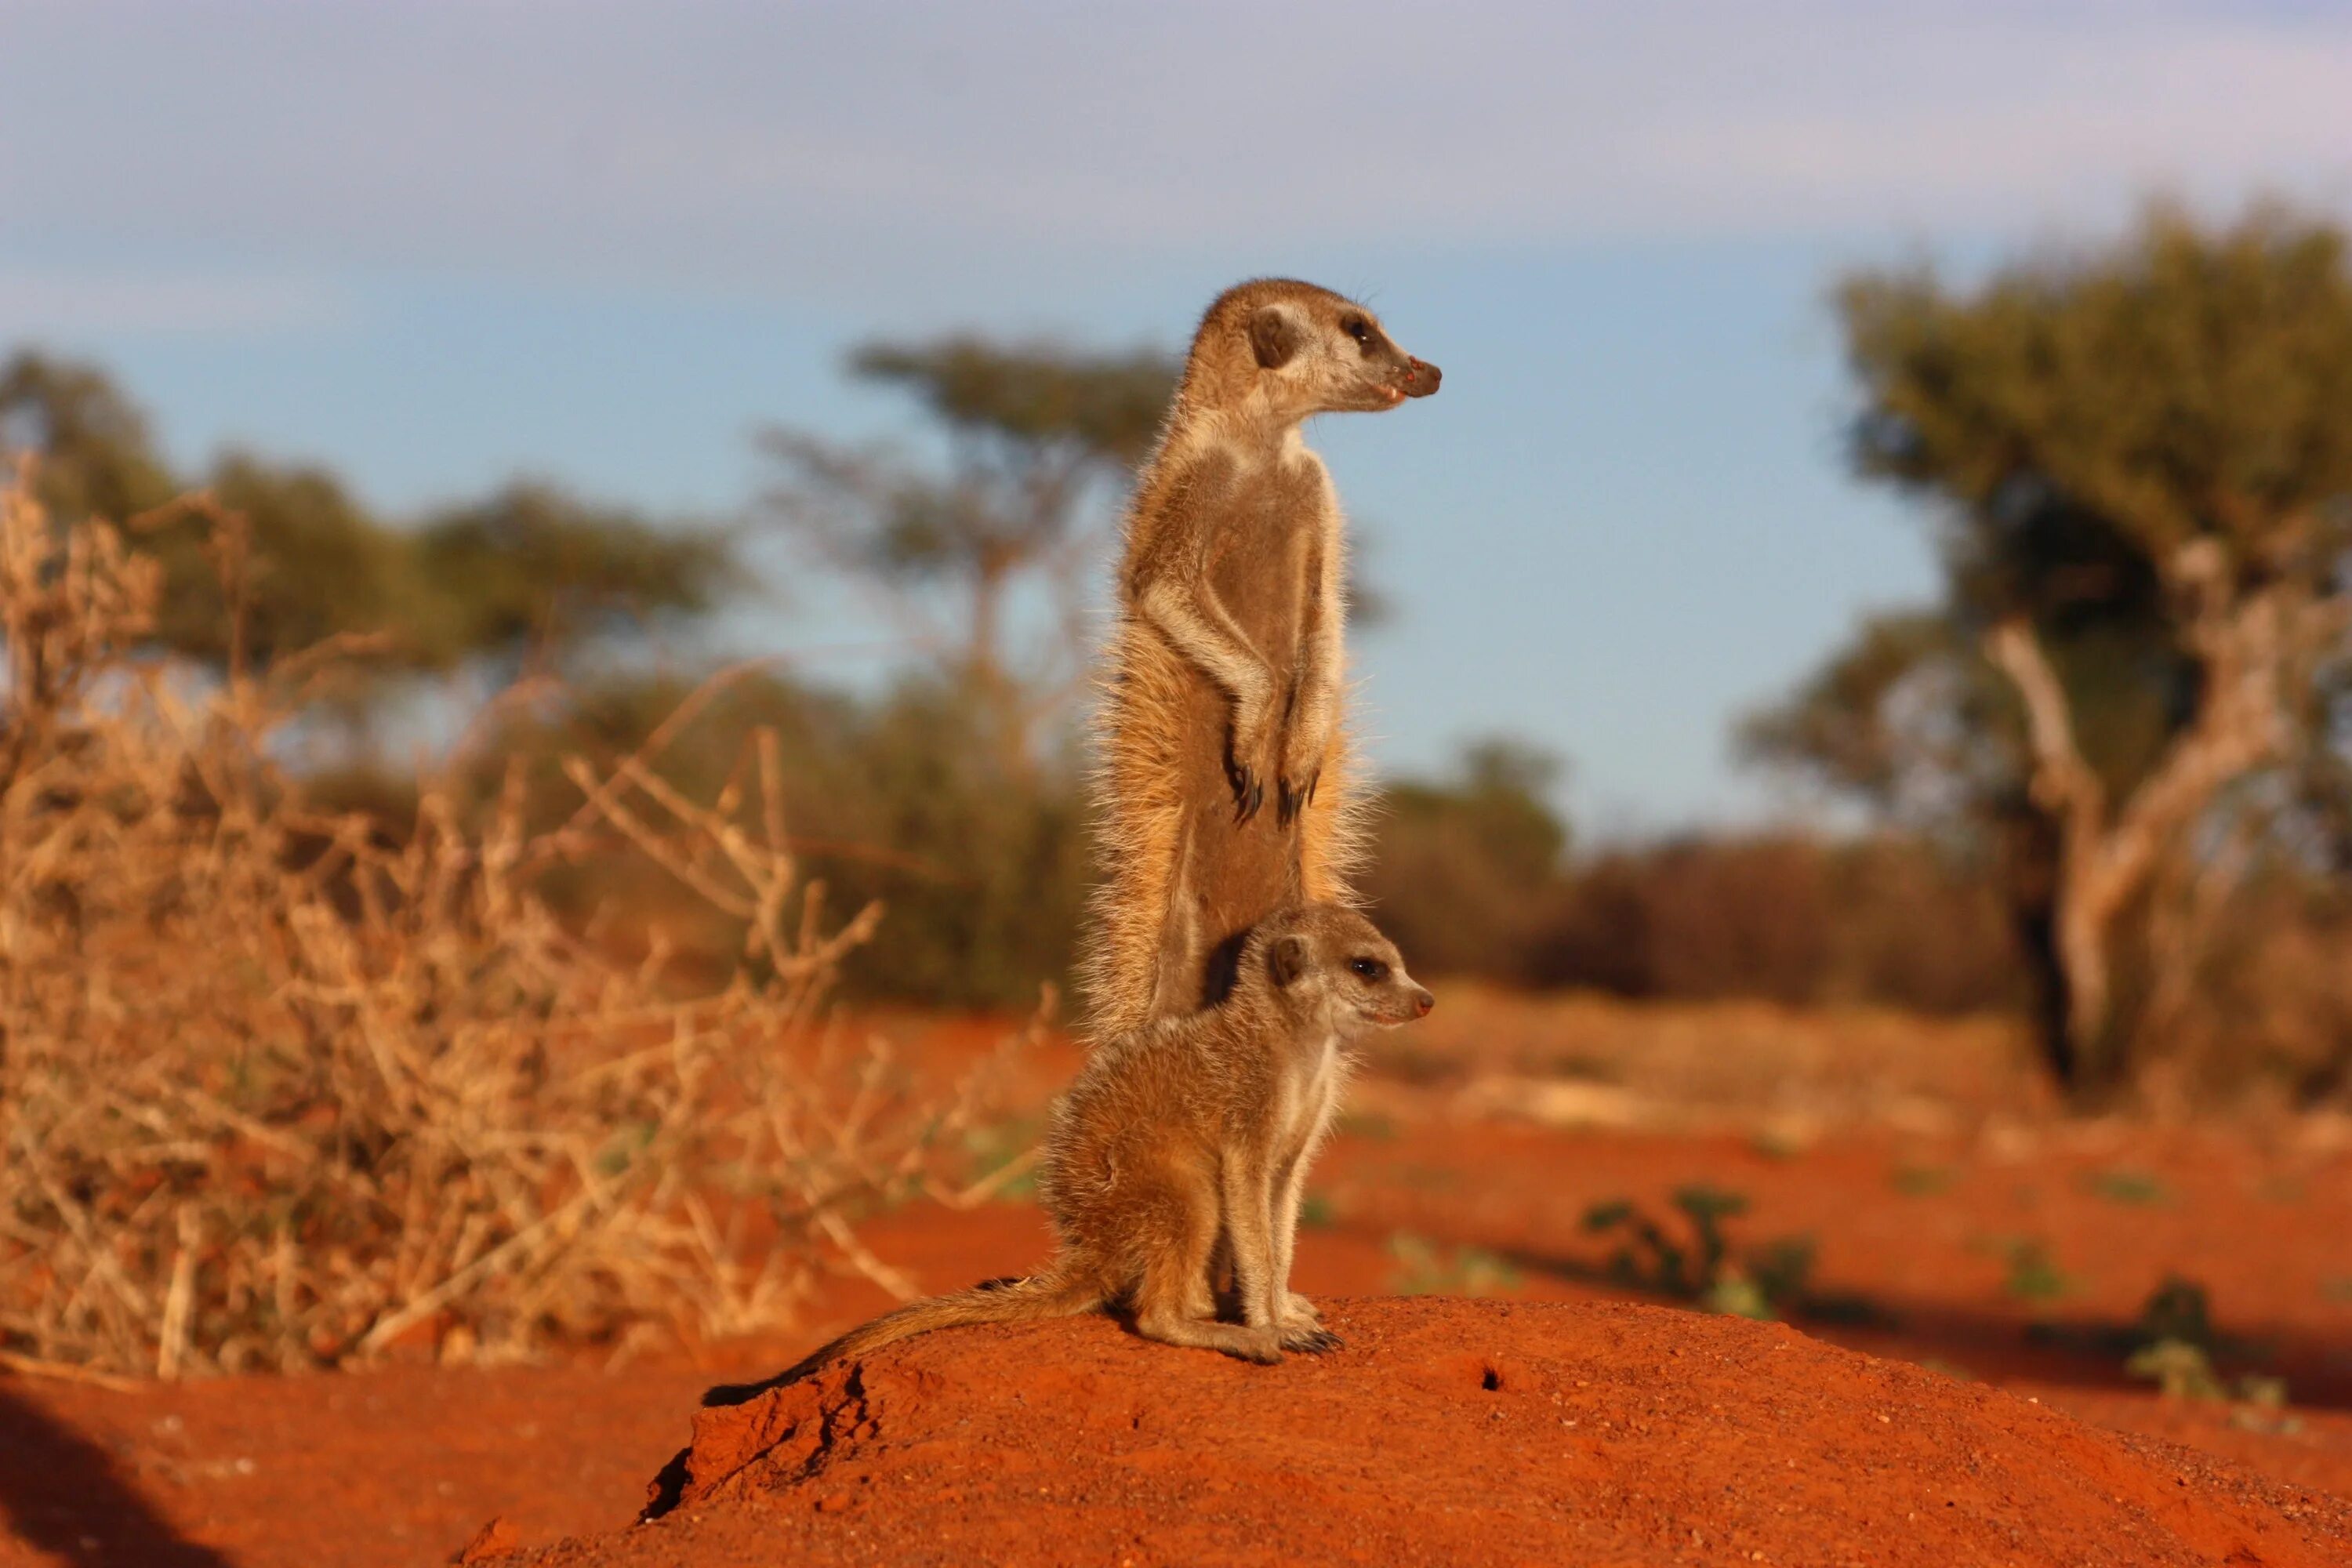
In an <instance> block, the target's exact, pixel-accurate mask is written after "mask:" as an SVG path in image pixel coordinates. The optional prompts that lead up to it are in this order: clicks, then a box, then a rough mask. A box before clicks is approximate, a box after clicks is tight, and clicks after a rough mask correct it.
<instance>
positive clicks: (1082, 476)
mask: <svg viewBox="0 0 2352 1568" xmlns="http://www.w3.org/2000/svg"><path fill="white" fill-rule="evenodd" d="M848 369H849V373H850V374H852V375H853V376H856V377H857V378H859V379H861V380H866V381H871V382H876V383H879V384H885V385H890V386H896V387H898V388H900V389H901V390H904V391H906V392H908V394H910V395H913V396H914V397H916V398H917V399H918V400H919V402H920V403H921V404H922V405H923V407H924V409H925V410H926V412H928V413H929V415H930V416H931V417H932V419H933V420H934V421H935V422H936V423H937V424H938V426H939V427H940V433H941V435H942V436H943V437H944V442H945V447H946V455H945V461H944V462H943V463H941V464H936V465H932V464H926V463H923V462H921V461H919V460H918V459H917V458H913V457H910V456H909V455H908V453H906V452H905V451H903V450H901V449H898V448H895V447H888V446H867V447H852V446H844V445H841V444H839V443H835V442H831V441H827V440H824V439H823V438H821V437H816V436H813V435H810V434H808V433H806V432H804V431H798V430H791V429H783V428H778V429H773V430H770V431H769V432H767V433H766V434H765V435H764V436H763V437H762V438H761V440H762V445H763V446H764V447H765V448H766V450H767V451H768V453H769V454H770V456H771V457H772V458H773V459H774V460H775V461H776V463H777V464H778V466H779V467H780V468H781V469H782V472H781V474H780V476H779V479H778V481H777V483H776V484H775V485H774V487H773V488H772V489H771V490H770V492H769V496H768V510H769V512H770V515H772V517H773V518H775V519H776V520H777V521H779V522H780V523H781V524H782V527H783V528H785V529H786V530H787V531H789V533H790V534H791V536H792V537H793V540H794V541H795V542H798V543H799V544H800V545H801V546H802V547H803V548H804V549H805V550H806V551H807V552H809V553H811V554H812V555H814V558H815V559H816V561H817V562H818V563H821V564H822V565H824V566H825V567H828V568H830V569H833V570H835V571H837V572H839V573H841V574H845V575H846V576H847V577H849V578H850V579H852V580H853V581H856V582H857V583H859V584H863V585H865V586H866V587H868V588H870V589H872V590H875V598H876V601H877V605H878V607H879V608H880V609H881V610H882V612H883V613H884V614H885V615H886V616H888V617H889V618H890V619H891V620H892V621H893V622H894V623H895V624H896V625H897V626H898V627H899V628H900V629H901V630H902V631H903V632H904V633H905V634H906V635H907V636H908V639H909V640H910V642H912V643H913V644H914V646H915V647H917V648H919V650H921V651H922V652H924V653H925V654H926V655H928V656H929V658H931V659H932V660H933V661H934V662H935V663H936V664H937V665H938V667H939V668H941V669H942V671H943V672H945V673H946V674H947V675H948V677H949V678H950V681H951V683H952V684H954V685H955V686H957V687H959V688H960V689H962V690H963V691H965V692H966V693H967V694H969V695H970V696H971V697H972V698H973V699H975V700H976V701H977V702H978V703H979V704H980V705H981V707H982V709H983V710H987V711H988V712H990V713H992V714H993V715H994V716H995V718H996V719H997V721H999V724H1000V731H999V732H1000V733H1002V734H1003V736H1004V737H1005V740H1006V743H1007V744H1008V746H1009V747H1011V748H1012V749H1013V751H1014V752H1019V751H1021V750H1023V749H1024V748H1025V746H1026V744H1027V739H1026V738H1027V735H1028V733H1029V731H1030V730H1031V729H1032V728H1033V727H1034V723H1035V721H1037V720H1038V719H1039V718H1041V717H1043V716H1044V715H1045V714H1046V713H1048V712H1050V711H1052V710H1053V709H1054V708H1055V707H1056V706H1058V705H1059V703H1060V702H1061V701H1062V700H1065V699H1066V697H1067V696H1068V694H1069V693H1070V692H1071V690H1072V689H1074V687H1075V682H1076V679H1077V678H1078V674H1079V664H1078V659H1079V658H1080V656H1082V653H1083V649H1084V647H1085V640H1086V639H1085V637H1084V631H1083V626H1082V616H1083V614H1084V609H1085V586H1086V574H1087V570H1088V569H1089V568H1090V567H1091V566H1092V565H1093V564H1094V563H1096V562H1097V560H1099V558H1100V553H1101V550H1102V545H1103V535H1104V532H1105V527H1104V525H1105V523H1106V521H1107V514H1108V509H1107V508H1103V507H1100V506H1098V505H1097V504H1096V503H1097V501H1098V500H1100V499H1101V498H1102V497H1103V496H1104V495H1105V493H1106V492H1107V491H1109V490H1112V489H1116V488H1117V487H1118V486H1119V485H1121V484H1123V483H1124V481H1125V479H1126V476H1127V474H1128V473H1129V470H1131V469H1132V468H1133V467H1134V465H1135V464H1136V463H1137V462H1138V461H1139V460H1140V459H1141V458H1142V457H1143V455H1144V454H1145V453H1146V452H1147V451H1148V450H1149V449H1150V445H1151V441H1152V439H1153V437H1154V436H1155V435H1156V433H1157V431H1158V429H1159V425H1160V417H1161V415H1162V412H1163V411H1164V410H1165V409H1166V407H1167V405H1168V400H1169V396H1170V395H1171V392H1172V391H1173V389H1174V386H1175V377H1176V370H1177V366H1176V363H1175V362H1174V361H1172V360H1171V359H1170V358H1168V357H1167V356H1166V355H1164V354H1161V353H1156V352H1152V351H1148V350H1138V351H1135V352H1131V353H1108V354H1105V353H1082V352H1079V351H1076V350H1071V349H1066V348H1060V347H1055V346H1052V345H1038V344H1028V345H1015V344H1005V343H1000V342H991V341H989V340H986V339H983V338H977V337H970V336H960V337H950V338H943V339H940V340H938V341H935V342H922V343H888V342H880V343H870V344H867V345H866V346H865V347H863V348H860V349H858V350H856V352H855V353H852V354H851V355H850V358H849V361H848ZM1031 588H1034V589H1035V590H1039V591H1041V592H1042V597H1043V599H1044V601H1045V602H1044V605H1043V606H1042V607H1043V610H1044V613H1045V615H1046V616H1048V617H1049V618H1050V620H1051V621H1052V623H1053V630H1052V635H1051V636H1050V637H1048V638H1047V639H1046V642H1045V647H1043V648H1042V649H1040V650H1037V651H1036V652H1035V653H1034V654H1032V655H1030V656H1028V657H1024V656H1023V655H1022V654H1019V653H1016V652H1015V651H1014V650H1013V646H1012V643H1013V634H1012V632H1011V630H1010V629H1009V628H1008V626H1007V619H1008V615H1009V613H1010V605H1011V604H1012V603H1013V600H1014V598H1015V596H1016V595H1019V594H1020V593H1021V592H1023V591H1024V589H1031Z"/></svg>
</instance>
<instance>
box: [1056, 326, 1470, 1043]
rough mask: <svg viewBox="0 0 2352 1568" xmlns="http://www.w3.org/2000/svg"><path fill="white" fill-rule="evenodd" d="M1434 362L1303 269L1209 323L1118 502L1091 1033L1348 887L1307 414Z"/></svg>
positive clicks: (1331, 541)
mask: <svg viewBox="0 0 2352 1568" xmlns="http://www.w3.org/2000/svg"><path fill="white" fill-rule="evenodd" d="M1438 379H1439V374H1438V370H1437V367H1436V366H1435V365H1433V364H1427V363H1423V362H1422V361H1420V360H1417V359H1415V358H1413V357H1412V355H1411V354H1408V353H1405V352H1404V351H1403V350H1402V349H1400V348H1399V347H1397V345H1396V344H1395V343H1394V342H1391V340H1390V338H1389V335H1388V334H1387V332H1385V331H1382V330H1381V324H1380V322H1379V321H1376V320H1375V319H1374V318H1373V316H1372V313H1371V312H1370V310H1365V309H1364V308H1363V307H1362V306H1361V305H1359V304H1357V303H1356V302H1355V301H1353V300H1349V299H1346V298H1344V297H1342V296H1340V295H1338V294H1334V293H1332V292H1331V291H1330V290H1329V289H1318V288H1316V287H1315V286H1314V285H1312V284H1308V283H1298V282H1292V281H1288V280H1286V279H1261V280H1259V281H1256V282H1251V283H1244V284H1242V285H1240V286H1239V287H1237V288H1234V289H1227V290H1226V291H1225V292H1224V293H1223V295H1221V296H1219V297H1218V299H1217V300H1216V302H1215V303H1214V304H1213V305H1211V306H1210V307H1209V310H1208V313H1207V315H1206V316H1204V317H1203V318H1202V321H1201V328H1200V331H1199V332H1198V333H1196V334H1195V335H1194V337H1193V340H1192V352H1191V353H1190V354H1189V355H1188V356H1187V357H1186V360H1185V363H1184V373H1183V376H1182V379H1181V381H1180V382H1179V384H1178V386H1177V390H1176V396H1175V400H1174V403H1173V404H1172V405H1171V407H1170V410H1169V414H1168V419H1167V423H1166V425H1165V426H1163V427H1162V429H1161V432H1160V441H1159V445H1158V447H1156V448H1155V449H1154V451H1153V453H1152V456H1151V457H1150V459H1149V460H1148V461H1147V462H1146V463H1145V464H1144V467H1143V470H1142V472H1141V473H1140V474H1139V476H1138V479H1137V482H1136V489H1135V496H1134V499H1133V500H1132V501H1131V502H1130V504H1129V509H1128V515H1127V526H1126V549H1125V553H1124V557H1123V560H1122V563H1121V565H1120V568H1119V575H1118V591H1119V617H1118V627H1117V630H1116V633H1115V634H1114V637H1113V638H1112V644H1111V647H1110V652H1109V659H1108V664H1109V673H1108V682H1107V688H1106V690H1105V692H1104V696H1103V701H1102V707H1101V710H1100V714H1099V717H1098V719H1097V797H1098V799H1099V801H1100V805H1098V807H1097V839H1098V844H1099V850H1100V857H1101V860H1102V863H1103V872H1104V882H1103V885H1102V887H1101V888H1100V889H1098V890H1097V893H1096V895H1095V897H1094V900H1093V902H1092V904H1091V906H1090V912H1089V913H1090V918H1089V926H1090V930H1089V941H1088V942H1087V957H1086V959H1085V961H1084V963H1083V964H1082V979H1083V982H1084V985H1085V990H1086V994H1087V1003H1088V1009H1089V1014H1090V1017H1089V1025H1090V1026H1091V1029H1092V1031H1093V1033H1094V1034H1095V1036H1096V1037H1097V1038H1108V1037H1113V1036H1117V1035H1121V1034H1125V1033H1127V1032H1129V1031H1130V1030H1133V1029H1136V1028H1139V1027H1141V1026H1143V1025H1144V1024H1146V1023H1149V1022H1150V1021H1151V1020H1153V1019H1155V1018H1167V1017H1174V1016H1181V1015H1183V1014H1186V1013H1191V1012H1194V1011H1196V1010H1198V1009H1200V1008H1202V1007H1204V1006H1208V1005H1213V1003H1215V1002H1216V1001H1217V1000H1218V999H1219V998H1220V997H1221V996H1222V995H1223V993H1224V990H1225V988H1226V987H1227V986H1228V985H1229V984H1231V983H1232V977H1233V973H1234V962H1235V960H1236V959H1237V957H1238V955H1239V950H1240V945H1241V942H1242V939H1243V937H1244V934H1245V933H1246V932H1247V931H1249V930H1250V929H1251V927H1252V926H1254V925H1255V923H1256V922H1257V921H1260V920H1262V919H1264V918H1265V916H1266V915H1267V914H1269V913H1271V912H1272V911H1273V910H1277V909H1281V908H1283V907H1285V906H1286V905H1291V904H1297V903H1306V902H1345V901H1347V899H1348V896H1349V895H1348V887H1347V878H1348V872H1349V868H1350V867H1351V865H1352V863H1353V862H1354V860H1355V859H1356V858H1358V857H1359V855H1360V840H1361V837H1362V833H1361V827H1360V822H1359V816H1360V814H1359V813H1358V811H1357V810H1356V809H1355V806H1354V803H1353V801H1352V799H1351V798H1350V795H1349V782H1350V781H1349V779H1348V777H1347V773H1348V766H1349V753H1348V744H1347V740H1346V736H1345V734H1344V732H1343V731H1342V729H1341V726H1340V703H1341V698H1342V696H1343V690H1342V681H1343V679H1344V676H1345V670H1344V650H1343V644H1342V631H1343V626H1342V617H1343V606H1342V604H1341V591H1342V583H1343V581H1344V573H1345V559H1344V555H1345V541H1344V536H1343V521H1342V518H1341V515H1340V511H1339V497H1338V495H1337V493H1336V492H1335V491H1334V490H1333V489H1332V486H1331V477H1330V475H1329V473H1328V471H1327V470H1326V469H1325V468H1324V467H1323V463H1322V460H1321V459H1320V458H1318V457H1317V456H1316V455H1315V453H1314V452H1312V451H1311V450H1309V449H1308V447H1307V444H1306V442H1305V440H1304V439H1303V438H1302V437H1301V436H1300V432H1299V425H1300V423H1301V421H1303V420H1305V419H1307V417H1309V416H1312V415H1317V414H1327V413H1337V412H1341V411H1347V410H1356V411H1363V412H1370V411H1374V410H1379V409H1386V408H1393V407H1395V406H1396V405H1398V404H1400V403H1402V402H1403V401H1404V400H1405V399H1407V398H1409V397H1426V396H1427V395H1430V394H1431V393H1433V392H1435V391H1436V390H1437V384H1438ZM1269 795H1271V805H1272V807H1273V809H1272V810H1270V811H1268V810H1265V807H1266V805H1268V804H1269V800H1268V797H1269Z"/></svg>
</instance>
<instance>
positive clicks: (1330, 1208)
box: [1298, 1193, 1339, 1230]
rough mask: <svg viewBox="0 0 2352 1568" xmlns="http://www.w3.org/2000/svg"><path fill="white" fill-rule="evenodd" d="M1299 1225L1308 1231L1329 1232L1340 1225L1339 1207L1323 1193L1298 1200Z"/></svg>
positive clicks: (1308, 1195) (1312, 1194) (1311, 1194)
mask: <svg viewBox="0 0 2352 1568" xmlns="http://www.w3.org/2000/svg"><path fill="white" fill-rule="evenodd" d="M1298 1223H1299V1224H1300V1225H1301V1226H1305V1227H1306V1228H1307V1229H1308V1230H1329V1229H1330V1228H1331V1227H1332V1226H1335V1225H1337V1224H1339V1206H1338V1205H1335V1204H1334V1203H1332V1201H1331V1200H1330V1199H1329V1198H1328V1197H1325V1196H1324V1195H1323V1194H1321V1193H1309V1194H1307V1195H1306V1196H1305V1197H1303V1198H1301V1199H1299V1200H1298Z"/></svg>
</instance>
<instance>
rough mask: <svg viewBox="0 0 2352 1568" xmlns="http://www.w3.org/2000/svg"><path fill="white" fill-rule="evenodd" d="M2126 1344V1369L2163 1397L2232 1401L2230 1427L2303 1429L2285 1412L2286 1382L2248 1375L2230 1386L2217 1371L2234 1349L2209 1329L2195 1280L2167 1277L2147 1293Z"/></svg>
mask: <svg viewBox="0 0 2352 1568" xmlns="http://www.w3.org/2000/svg"><path fill="white" fill-rule="evenodd" d="M2127 1341H2128V1343H2129V1346H2130V1353H2129V1355H2127V1356H2126V1359H2125V1361H2124V1371H2125V1372H2126V1373H2129V1374H2130V1375H2131V1376H2133V1377H2136V1378H2139V1379H2142V1380H2143V1381H2146V1382H2148V1383H2153V1384H2156V1385H2157V1389H2158V1392H2159V1393H2160V1394H2163V1396H2164V1397H2165V1398H2167V1399H2205V1400H2225V1399H2226V1400H2231V1401H2233V1402H2234V1403H2235V1404H2237V1405H2238V1406H2239V1408H2238V1409H2236V1410H2234V1411H2232V1412H2231V1417H2230V1418H2231V1424H2232V1425H2234V1426H2242V1427H2245V1428H2247V1429H2248V1430H2250V1431H2262V1432H2292V1431H2294V1430H2297V1429H2298V1428H2299V1427H2300V1426H2301V1425H2302V1423H2301V1422H2300V1421H2298V1420H2297V1419H2296V1418H2295V1417H2294V1416H2293V1415H2286V1414H2284V1412H2285V1409H2286V1403H2287V1387H2286V1380H2285V1379H2284V1378H2283V1377H2271V1376H2265V1375H2263V1374H2261V1373H2246V1374H2244V1375H2242V1376H2241V1377H2239V1378H2238V1379H2237V1380H2236V1381H2235V1382H2234V1383H2231V1382H2227V1381H2225V1380H2224V1379H2223V1378H2222V1376H2221V1373H2220V1372H2219V1371H2217V1370H2216V1369H2215V1367H2214V1364H2213V1363H2214V1361H2215V1358H2216V1357H2218V1356H2220V1355H2221V1354H2223V1353H2225V1352H2229V1351H2230V1350H2231V1349H2232V1346H2231V1342H2229V1341H2227V1340H2225V1339H2223V1338H2222V1336H2221V1333H2220V1332H2219V1331H2216V1330H2215V1328H2214V1327H2213V1310H2212V1304H2211V1302H2210V1300H2208V1298H2207V1296H2206V1294H2205V1287H2203V1286H2202V1285H2200V1284H2198V1283H2197V1282H2196V1281H2195V1280H2193V1279H2182V1278H2180V1277H2179V1275H2177V1274H2176V1275H2168V1276H2166V1278H2165V1279H2164V1280H2163V1282H2162V1283H2160V1284H2159V1285H2158V1286H2157V1288H2156V1289H2154V1290H2152V1291H2150V1292H2149V1293H2148V1298H2147V1302H2146V1304H2144V1305H2143V1306H2142V1307H2141V1308H2140V1311H2139V1317H2138V1318H2137V1320H2136V1321H2134V1322H2133V1324H2132V1326H2131V1328H2130V1330H2129V1331H2128V1334H2127ZM2235 1348H2236V1349H2238V1350H2240V1351H2241V1352H2242V1350H2243V1349H2244V1347H2243V1346H2242V1345H2241V1346H2237V1347H2235Z"/></svg>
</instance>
